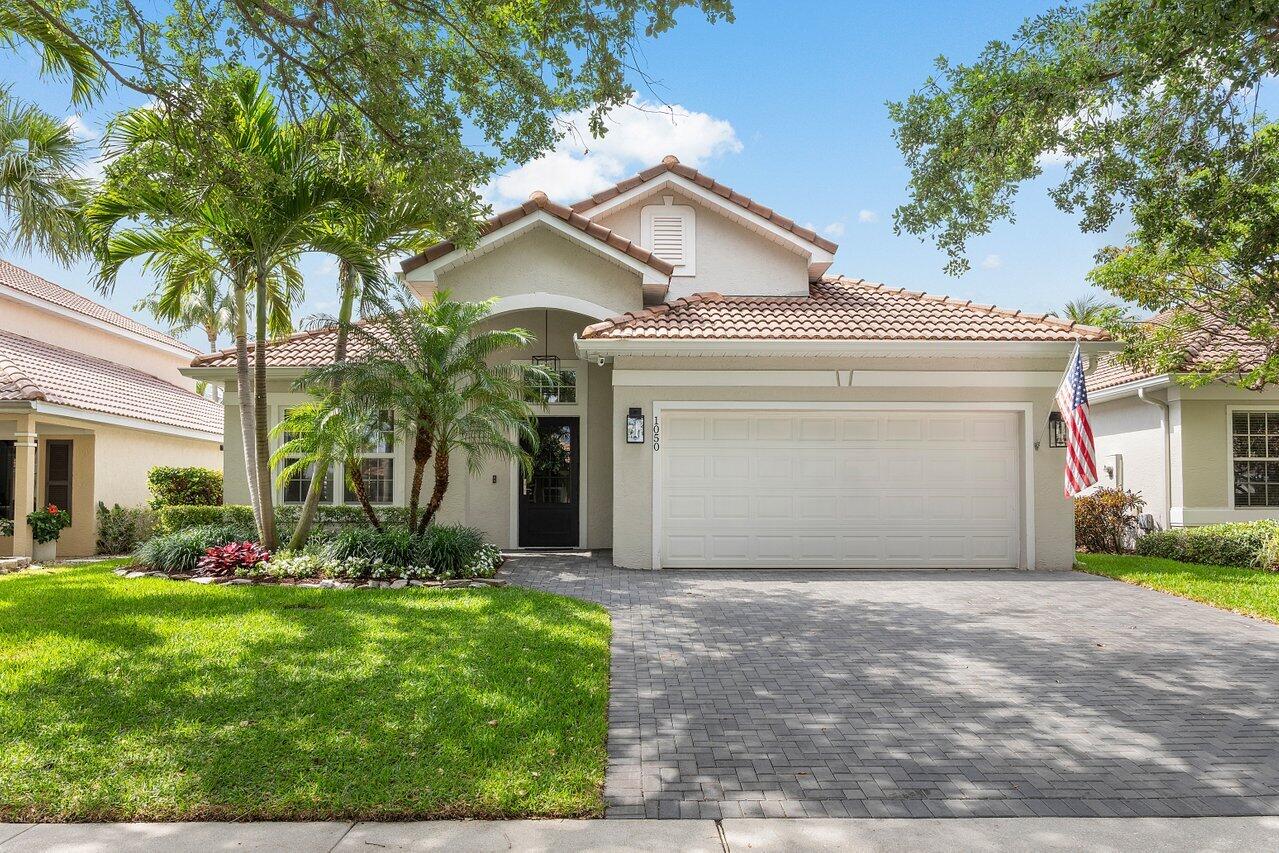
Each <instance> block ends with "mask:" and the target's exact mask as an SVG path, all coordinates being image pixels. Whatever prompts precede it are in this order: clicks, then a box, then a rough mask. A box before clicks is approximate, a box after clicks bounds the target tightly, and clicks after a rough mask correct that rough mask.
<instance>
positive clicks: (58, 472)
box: [44, 441, 71, 511]
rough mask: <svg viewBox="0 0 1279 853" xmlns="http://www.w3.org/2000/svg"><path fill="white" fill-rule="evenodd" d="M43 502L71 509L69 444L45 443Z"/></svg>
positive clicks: (63, 442)
mask: <svg viewBox="0 0 1279 853" xmlns="http://www.w3.org/2000/svg"><path fill="white" fill-rule="evenodd" d="M44 452H45V464H44V502H45V504H53V505H54V506H56V507H57V508H58V509H65V510H68V511H69V510H70V509H71V442H70V441H48V442H45V451H44Z"/></svg>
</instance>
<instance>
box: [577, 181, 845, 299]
mask: <svg viewBox="0 0 1279 853" xmlns="http://www.w3.org/2000/svg"><path fill="white" fill-rule="evenodd" d="M668 187H675V188H676V189H678V190H680V191H682V192H684V193H686V194H688V195H690V196H693V197H694V198H696V199H697V200H698V201H700V202H701V203H702V204H704V205H706V206H707V207H709V208H711V209H713V210H715V211H716V212H718V213H720V214H721V215H723V216H725V217H727V218H729V219H732V220H733V221H735V222H739V223H741V224H742V225H745V226H746V227H748V228H750V229H751V230H752V231H756V232H758V233H760V234H764V235H766V236H768V237H769V238H770V239H771V240H773V242H776V243H781V244H782V245H783V246H786V247H787V248H789V249H790V250H791V251H793V252H795V253H797V254H801V255H804V256H805V257H807V258H808V259H809V274H810V275H813V274H815V275H816V276H817V277H821V275H822V273H824V272H826V270H828V269H830V266H831V264H833V263H834V262H835V253H834V252H828V251H827V250H825V249H823V248H822V247H821V246H818V245H817V244H816V243H810V242H809V241H808V240H805V239H804V238H803V237H800V236H799V235H798V234H795V233H794V232H792V231H788V230H786V229H785V228H782V227H781V226H780V225H777V224H776V223H774V222H770V221H768V220H767V219H765V218H764V217H762V216H760V215H759V214H758V213H754V212H752V211H751V210H750V209H748V208H745V207H742V206H741V205H739V204H736V203H734V202H731V201H728V200H727V199H725V198H723V197H721V196H718V195H716V194H715V193H713V192H711V191H710V190H708V189H706V188H705V187H701V186H698V185H697V184H695V183H693V182H692V181H690V180H688V179H687V178H685V177H683V176H681V175H677V174H675V173H674V172H663V173H662V174H660V175H658V176H656V177H654V178H652V179H651V180H649V181H647V182H645V183H642V184H639V185H638V186H635V187H632V188H631V189H629V190H627V191H626V192H624V193H621V194H619V195H615V196H613V197H612V198H610V199H609V200H608V201H605V202H602V203H600V204H597V205H595V206H594V207H591V208H589V209H587V210H585V211H583V214H582V215H583V216H586V217H588V218H589V219H596V218H598V217H600V216H603V215H604V214H607V213H608V212H609V211H611V210H616V209H618V208H621V207H626V206H627V205H629V204H632V203H633V202H637V201H640V200H641V199H644V198H647V197H648V196H650V195H652V194H655V193H659V192H661V191H662V190H664V189H666V188H668Z"/></svg>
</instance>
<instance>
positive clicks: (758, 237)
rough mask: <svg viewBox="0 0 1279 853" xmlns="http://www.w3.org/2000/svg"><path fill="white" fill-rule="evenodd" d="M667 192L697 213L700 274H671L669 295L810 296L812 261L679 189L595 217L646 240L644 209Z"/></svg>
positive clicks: (640, 240) (633, 237) (625, 234)
mask: <svg viewBox="0 0 1279 853" xmlns="http://www.w3.org/2000/svg"><path fill="white" fill-rule="evenodd" d="M666 195H670V196H673V197H674V203H675V204H689V205H692V206H693V209H694V210H695V212H696V215H697V228H696V231H697V236H696V247H697V267H696V275H695V276H692V277H687V276H676V277H674V278H672V279H671V289H670V295H669V296H668V297H667V299H668V300H669V299H676V298H678V297H680V296H688V295H689V294H691V293H699V292H708V291H714V292H717V293H737V294H747V295H751V296H759V295H764V294H783V295H787V296H806V295H808V263H807V261H806V260H805V259H804V258H803V257H802V256H800V255H799V254H796V253H795V252H792V251H790V250H789V249H786V248H784V247H782V246H781V245H780V244H779V243H776V242H773V241H772V240H770V239H769V238H767V237H765V236H763V235H762V234H759V233H757V232H755V231H751V230H750V229H748V228H747V227H745V226H744V225H740V224H738V223H737V222H734V221H733V220H731V219H729V218H728V217H726V216H723V215H722V214H720V213H717V212H715V211H714V210H712V209H711V208H709V207H706V206H705V205H703V204H701V203H700V202H698V201H697V200H696V199H695V198H693V197H691V196H688V195H685V194H684V193H681V192H679V191H676V190H669V191H662V192H660V193H657V194H656V195H653V196H651V197H649V198H648V199H645V200H644V201H641V202H638V203H636V204H632V205H629V206H627V207H625V208H621V209H619V210H614V211H609V212H608V213H606V214H603V215H601V216H600V217H598V219H597V221H598V222H599V223H600V224H601V225H604V226H605V227H607V228H611V229H612V230H614V231H616V232H617V233H619V234H621V235H622V236H623V237H625V238H627V239H628V240H632V241H634V242H636V243H639V244H640V245H641V246H644V245H647V243H646V240H645V238H644V235H643V234H641V233H640V210H641V209H642V208H643V207H644V206H645V205H648V204H659V205H660V204H662V203H663V201H662V197H663V196H666Z"/></svg>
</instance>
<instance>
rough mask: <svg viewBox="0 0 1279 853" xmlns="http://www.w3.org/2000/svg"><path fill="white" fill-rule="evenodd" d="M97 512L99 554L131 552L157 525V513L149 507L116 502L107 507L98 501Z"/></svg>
mask: <svg viewBox="0 0 1279 853" xmlns="http://www.w3.org/2000/svg"><path fill="white" fill-rule="evenodd" d="M97 513H98V519H97V521H98V553H99V554H131V553H133V550H134V549H135V548H137V547H138V543H139V542H142V541H145V540H146V539H148V538H149V537H150V536H151V533H152V530H153V529H154V527H155V513H153V512H152V511H151V510H150V509H149V508H147V507H141V506H138V507H122V506H120V505H119V504H114V505H113V506H112V507H111V508H110V509H107V505H106V504H104V503H103V502H102V501H98V510H97Z"/></svg>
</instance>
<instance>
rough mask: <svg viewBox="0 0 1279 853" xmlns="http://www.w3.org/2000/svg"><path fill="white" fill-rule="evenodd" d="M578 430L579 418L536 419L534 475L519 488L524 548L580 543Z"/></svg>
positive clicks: (570, 545) (556, 546) (569, 545)
mask: <svg viewBox="0 0 1279 853" xmlns="http://www.w3.org/2000/svg"><path fill="white" fill-rule="evenodd" d="M577 433H578V419H577V418H538V419H537V434H538V439H539V441H538V448H537V452H536V453H534V454H533V477H532V478H531V479H524V480H523V482H522V484H521V486H522V488H521V489H520V547H521V548H576V547H577V545H578V515H577V513H578V505H577V501H578V471H579V468H580V460H579V459H578V455H579V453H578V441H577ZM525 449H526V450H527V449H528V448H527V446H526V447H525Z"/></svg>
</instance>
